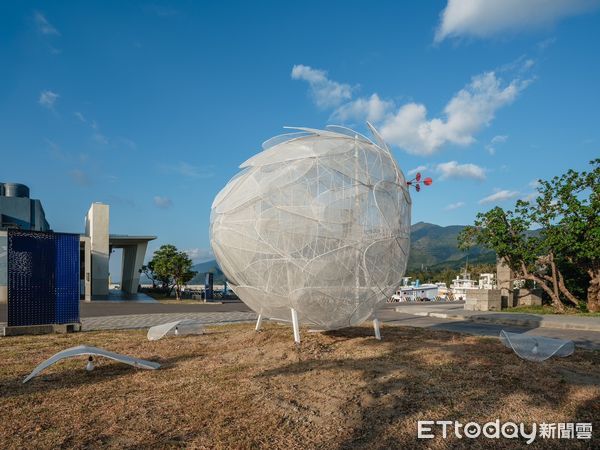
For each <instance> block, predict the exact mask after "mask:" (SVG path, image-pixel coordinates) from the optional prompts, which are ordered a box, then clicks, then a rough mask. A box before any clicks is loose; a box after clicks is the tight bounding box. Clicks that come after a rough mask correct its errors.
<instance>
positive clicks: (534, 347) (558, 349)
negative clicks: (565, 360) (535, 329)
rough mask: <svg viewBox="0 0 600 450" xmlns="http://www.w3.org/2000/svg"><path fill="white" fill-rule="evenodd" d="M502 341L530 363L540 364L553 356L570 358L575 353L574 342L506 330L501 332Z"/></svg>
mask: <svg viewBox="0 0 600 450" xmlns="http://www.w3.org/2000/svg"><path fill="white" fill-rule="evenodd" d="M500 340H501V341H502V343H503V344H504V345H505V346H506V347H508V348H512V349H513V350H514V352H515V353H516V354H517V355H518V356H519V357H521V358H523V359H527V360H529V361H536V362H540V361H545V360H546V359H548V358H551V357H552V356H563V357H564V356H570V355H572V354H573V352H574V351H575V344H573V341H565V340H562V339H554V338H548V337H543V336H530V335H527V334H519V333H509V332H507V331H504V330H502V331H501V332H500Z"/></svg>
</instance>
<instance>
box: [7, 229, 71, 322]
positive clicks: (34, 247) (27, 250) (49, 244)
mask: <svg viewBox="0 0 600 450" xmlns="http://www.w3.org/2000/svg"><path fill="white" fill-rule="evenodd" d="M7 256H8V277H7V278H8V280H7V281H8V325H9V326H18V325H42V324H53V323H71V322H78V321H79V236H78V235H73V234H63V233H43V232H36V231H21V230H9V232H8V255H7Z"/></svg>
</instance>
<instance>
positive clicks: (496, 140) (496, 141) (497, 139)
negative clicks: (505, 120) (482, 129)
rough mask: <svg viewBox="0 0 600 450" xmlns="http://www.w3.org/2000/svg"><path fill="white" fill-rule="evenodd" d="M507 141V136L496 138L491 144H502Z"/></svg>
mask: <svg viewBox="0 0 600 450" xmlns="http://www.w3.org/2000/svg"><path fill="white" fill-rule="evenodd" d="M507 139H508V136H506V135H499V136H494V137H493V138H492V140H491V143H492V144H501V143H503V142H506V140H507Z"/></svg>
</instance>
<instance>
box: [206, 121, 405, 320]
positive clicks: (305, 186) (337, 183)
mask: <svg viewBox="0 0 600 450" xmlns="http://www.w3.org/2000/svg"><path fill="white" fill-rule="evenodd" d="M369 127H370V128H371V131H372V132H373V134H374V137H375V142H376V143H374V142H372V141H371V140H369V139H367V138H365V137H364V136H361V135H359V134H358V133H355V132H354V131H352V130H348V129H346V128H342V127H328V128H327V130H313V129H308V128H299V129H298V130H300V131H299V132H297V133H290V134H287V135H283V136H278V137H275V138H273V139H270V140H269V141H267V142H265V143H264V144H263V148H264V151H262V152H261V153H258V154H257V155H255V156H254V157H252V158H250V159H249V160H247V161H246V162H245V163H243V164H242V165H241V166H240V168H241V169H242V171H241V172H240V173H238V174H237V175H236V176H235V177H233V178H232V179H231V180H230V181H229V183H228V184H227V185H226V186H225V187H224V188H223V190H222V191H221V192H219V194H218V195H217V196H216V198H215V200H214V202H213V205H212V212H211V226H210V239H211V246H212V249H213V252H214V254H215V257H216V259H217V262H218V263H219V266H220V267H221V269H222V270H223V273H224V274H225V276H226V277H227V279H228V280H229V283H230V286H231V288H232V289H233V291H234V292H235V293H236V294H237V295H238V296H239V298H240V299H241V300H242V301H243V302H244V303H246V304H247V305H248V306H249V307H250V308H251V309H253V310H254V311H255V312H257V313H259V314H262V315H263V317H267V318H272V319H277V320H284V321H290V320H291V308H294V309H295V310H296V311H297V313H298V319H299V321H300V323H303V324H308V325H311V326H312V327H314V328H317V329H336V328H343V327H348V326H352V325H357V324H360V323H362V322H363V321H365V320H366V319H368V318H369V316H370V315H371V314H372V313H373V312H374V311H375V310H376V309H377V308H378V307H380V306H381V305H382V304H383V303H385V301H386V299H387V298H389V297H390V296H391V295H392V294H393V293H394V292H395V290H396V288H397V287H398V286H399V285H400V283H401V280H402V276H403V275H404V271H405V269H406V263H407V260H408V250H409V239H410V211H411V199H410V194H409V192H408V189H407V185H406V181H405V179H404V175H403V174H402V172H401V171H400V169H399V168H398V166H397V165H396V162H395V161H394V159H393V157H392V155H391V153H390V151H389V149H388V148H387V146H386V145H385V143H384V142H383V141H382V140H381V138H380V137H379V135H378V134H377V132H376V131H375V129H374V128H372V127H371V125H370V124H369Z"/></svg>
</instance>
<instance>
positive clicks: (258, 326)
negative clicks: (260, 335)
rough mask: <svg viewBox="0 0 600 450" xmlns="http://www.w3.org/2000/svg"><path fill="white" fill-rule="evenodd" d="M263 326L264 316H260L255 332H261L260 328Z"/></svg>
mask: <svg viewBox="0 0 600 450" xmlns="http://www.w3.org/2000/svg"><path fill="white" fill-rule="evenodd" d="M261 326H262V314H259V315H258V319H257V320H256V328H255V331H260V327H261Z"/></svg>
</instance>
